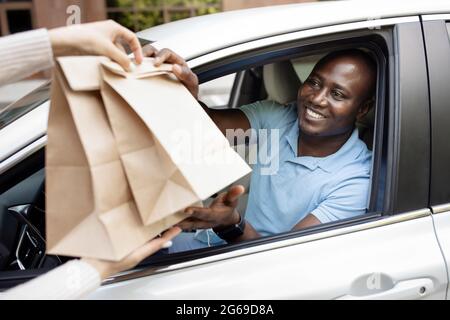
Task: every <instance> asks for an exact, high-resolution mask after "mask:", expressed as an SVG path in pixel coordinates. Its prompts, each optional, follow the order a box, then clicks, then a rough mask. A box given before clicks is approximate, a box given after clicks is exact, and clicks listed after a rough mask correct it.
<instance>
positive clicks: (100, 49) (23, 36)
mask: <svg viewBox="0 0 450 320" xmlns="http://www.w3.org/2000/svg"><path fill="white" fill-rule="evenodd" d="M121 43H126V44H127V45H128V46H129V47H130V48H131V50H132V51H133V53H134V56H135V59H136V62H137V63H141V62H142V48H141V46H140V44H139V41H138V39H137V37H136V35H135V34H134V33H132V32H131V31H130V30H128V29H126V28H124V27H122V26H120V25H119V24H117V23H116V22H113V21H101V22H95V23H87V24H81V25H72V26H69V27H62V28H56V29H52V30H49V31H47V30H46V29H38V30H33V31H27V32H22V33H17V34H14V35H10V36H6V37H2V38H0V86H1V85H4V84H7V83H13V82H16V81H18V80H20V79H23V78H26V77H28V76H30V75H32V74H34V73H36V72H39V71H42V70H45V69H48V68H51V67H52V66H53V57H54V56H63V55H80V54H84V55H103V56H107V57H109V58H111V59H112V60H115V61H116V62H117V63H119V64H120V65H121V66H122V67H123V68H124V69H126V70H129V69H130V58H129V57H128V56H127V55H126V53H125V52H124V51H123V46H122V45H121Z"/></svg>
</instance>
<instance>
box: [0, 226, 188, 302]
mask: <svg viewBox="0 0 450 320" xmlns="http://www.w3.org/2000/svg"><path fill="white" fill-rule="evenodd" d="M180 231H181V230H180V229H179V228H171V229H169V230H168V231H166V232H165V233H164V234H163V235H162V236H161V237H160V238H155V239H154V240H151V241H149V242H147V243H146V244H144V245H143V246H141V247H140V248H138V249H136V250H134V251H133V252H132V253H130V254H129V255H128V256H126V257H125V258H124V259H122V260H120V261H117V262H113V261H105V260H100V259H92V258H82V259H80V260H72V261H69V262H67V263H65V264H63V265H61V266H59V267H57V268H55V269H53V270H51V271H49V272H47V273H45V274H44V275H42V276H39V277H37V278H35V279H33V280H31V281H28V282H26V283H24V284H21V285H19V286H17V287H14V288H12V289H10V290H7V291H6V292H4V293H0V300H1V299H5V300H27V299H46V300H68V299H82V298H84V297H85V296H87V295H88V294H89V293H91V292H93V291H94V290H96V289H97V288H98V287H99V286H100V284H101V282H102V280H104V279H106V278H108V277H110V276H112V275H114V274H116V273H118V272H120V271H124V270H128V269H131V268H133V267H134V266H136V265H137V264H138V263H139V262H140V261H142V260H143V259H145V258H146V257H148V256H150V255H152V254H153V253H155V252H157V251H158V250H160V249H162V248H167V247H169V246H170V245H171V241H170V240H171V239H172V238H174V237H175V236H176V235H178V234H179V233H180Z"/></svg>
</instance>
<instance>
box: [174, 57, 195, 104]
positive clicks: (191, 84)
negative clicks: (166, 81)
mask: <svg viewBox="0 0 450 320" xmlns="http://www.w3.org/2000/svg"><path fill="white" fill-rule="evenodd" d="M172 72H173V74H175V76H176V77H177V78H178V79H179V80H180V81H181V82H182V83H183V84H184V85H185V87H186V88H188V90H189V91H190V92H191V94H192V95H193V96H194V97H195V98H197V95H198V78H197V76H196V75H195V73H193V72H192V71H191V69H189V67H188V66H187V65H179V64H174V65H173V66H172Z"/></svg>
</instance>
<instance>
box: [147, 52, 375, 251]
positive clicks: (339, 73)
mask: <svg viewBox="0 0 450 320" xmlns="http://www.w3.org/2000/svg"><path fill="white" fill-rule="evenodd" d="M145 51H146V54H147V55H150V56H152V55H154V56H155V57H156V60H155V65H159V64H161V63H162V62H168V63H173V64H174V67H173V72H174V74H175V75H176V76H177V77H178V78H179V79H180V81H181V82H182V83H183V84H184V85H185V86H186V87H187V88H188V89H189V90H190V92H191V93H192V94H193V95H194V97H197V93H198V80H197V77H196V75H195V74H194V73H193V72H192V71H191V70H190V69H189V68H188V66H187V65H186V63H185V61H184V60H183V59H182V58H181V57H179V56H178V55H177V54H175V53H174V52H172V51H170V50H168V49H163V50H161V51H159V52H158V51H156V50H155V49H153V48H151V47H150V48H148V47H147V48H145ZM376 76H377V68H376V62H375V61H374V60H373V59H372V58H371V57H370V56H369V55H368V54H367V53H365V52H363V51H361V50H357V49H350V50H343V51H337V52H332V53H330V54H328V55H326V56H325V57H324V58H322V59H321V60H320V61H319V62H318V63H317V64H316V66H315V67H314V69H313V71H312V72H311V74H310V75H309V77H308V78H307V80H306V81H305V82H304V84H303V85H302V86H301V87H300V88H299V90H298V97H297V101H295V102H293V103H290V104H288V105H280V104H278V103H275V102H273V101H259V102H256V103H253V104H249V105H245V106H242V107H241V108H240V109H227V110H213V109H209V108H207V107H206V106H204V109H205V111H206V112H207V113H208V115H209V116H210V117H211V119H212V120H213V121H214V122H215V123H216V125H217V126H218V127H219V128H220V130H221V131H222V132H223V133H224V134H225V132H226V130H227V129H243V130H244V131H245V130H247V129H250V128H251V129H253V131H252V132H253V134H254V135H256V137H257V139H258V140H261V139H264V143H267V144H268V146H267V148H268V150H271V149H273V148H276V149H277V150H275V151H276V152H275V154H276V157H275V158H276V161H279V168H278V170H277V171H276V172H273V173H270V174H262V172H263V171H262V170H261V169H262V167H263V166H264V164H261V163H256V164H255V166H254V167H253V172H252V177H251V185H250V193H249V200H248V205H247V210H246V214H245V219H243V218H242V217H241V215H240V213H239V212H237V210H236V206H237V202H238V198H239V196H240V195H241V194H242V193H244V188H243V187H242V186H234V187H232V188H230V189H229V191H228V192H226V193H223V194H220V195H219V196H218V197H217V198H216V199H215V200H214V201H213V203H212V204H211V205H210V206H209V207H208V208H199V207H190V208H187V209H186V212H187V213H188V214H190V217H189V218H187V219H185V220H184V221H183V222H181V223H180V224H179V226H180V227H182V228H183V229H184V230H189V229H208V228H212V229H213V230H214V231H215V232H208V230H206V231H202V232H198V231H197V233H196V234H194V233H183V234H181V235H180V236H179V237H178V238H176V239H175V241H174V245H173V247H172V250H171V252H177V251H184V250H189V249H197V248H202V247H206V246H209V245H211V244H223V243H226V242H228V243H235V242H240V241H244V240H250V239H256V238H259V237H261V236H267V235H273V234H277V233H280V232H286V231H289V230H298V229H303V228H306V227H311V226H315V225H318V224H320V223H327V222H332V221H337V220H340V219H346V218H351V217H355V216H358V215H361V214H364V213H365V212H366V207H367V200H368V195H369V180H370V167H371V152H370V151H369V150H368V149H367V147H366V145H365V143H364V142H363V141H361V140H360V139H359V137H358V130H357V129H356V128H355V122H356V121H357V120H359V119H361V118H362V117H364V116H365V115H366V114H367V112H368V111H369V109H370V107H371V105H372V104H373V101H374V93H375V88H376ZM261 129H266V131H261ZM262 133H264V137H263V136H262ZM274 136H275V137H276V139H273V137H274ZM259 142H260V143H261V141H259ZM274 142H275V143H274ZM271 152H272V153H273V150H271Z"/></svg>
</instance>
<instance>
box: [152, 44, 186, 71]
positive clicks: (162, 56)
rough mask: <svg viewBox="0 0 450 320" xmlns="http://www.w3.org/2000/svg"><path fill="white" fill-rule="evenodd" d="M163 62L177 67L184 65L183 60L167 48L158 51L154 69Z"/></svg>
mask: <svg viewBox="0 0 450 320" xmlns="http://www.w3.org/2000/svg"><path fill="white" fill-rule="evenodd" d="M163 62H166V63H171V64H179V65H185V64H186V62H185V61H184V59H183V58H181V57H180V56H179V55H178V54H176V53H175V52H173V51H172V50H170V49H167V48H164V49H162V50H161V51H158V53H157V54H156V57H155V61H154V65H155V67H159V66H160V65H161V64H162V63H163Z"/></svg>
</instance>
